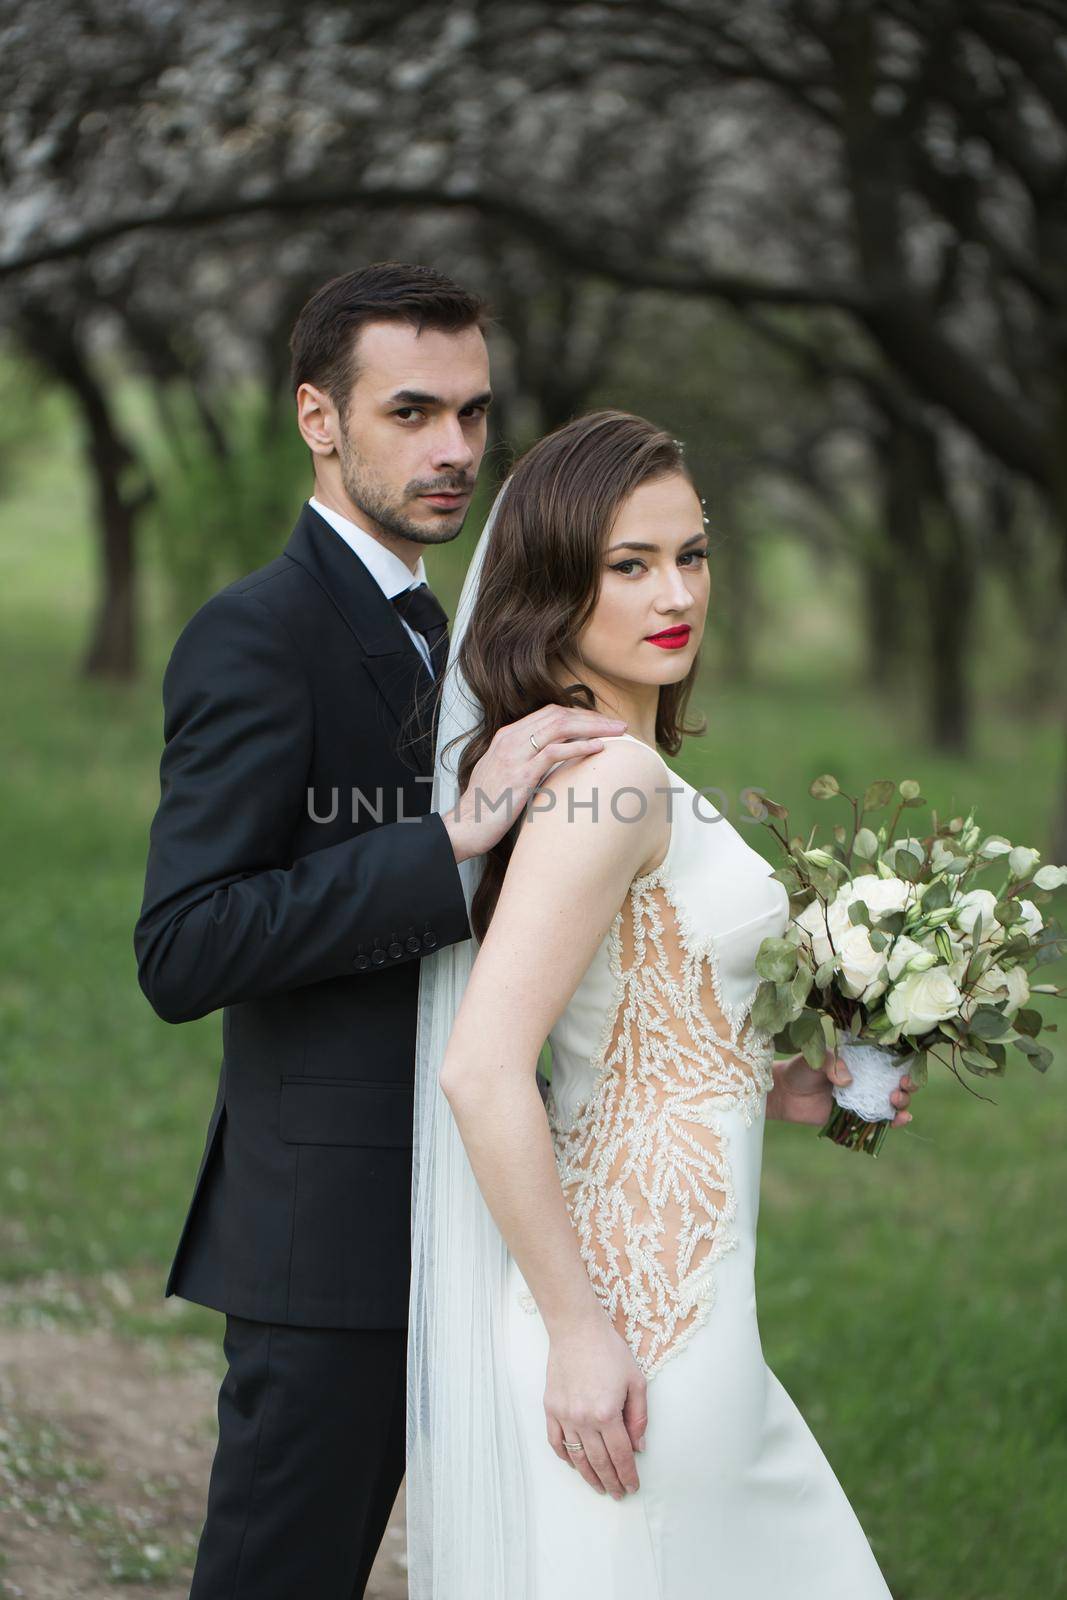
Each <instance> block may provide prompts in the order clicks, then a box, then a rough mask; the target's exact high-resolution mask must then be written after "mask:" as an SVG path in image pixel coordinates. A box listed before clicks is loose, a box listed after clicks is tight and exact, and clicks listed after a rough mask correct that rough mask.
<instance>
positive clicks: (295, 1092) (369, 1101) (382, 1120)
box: [278, 1077, 415, 1150]
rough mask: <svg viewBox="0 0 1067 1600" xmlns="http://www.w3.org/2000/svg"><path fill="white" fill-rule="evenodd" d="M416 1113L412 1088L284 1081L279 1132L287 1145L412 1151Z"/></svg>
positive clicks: (340, 1080) (354, 1081) (339, 1081)
mask: <svg viewBox="0 0 1067 1600" xmlns="http://www.w3.org/2000/svg"><path fill="white" fill-rule="evenodd" d="M414 1110H415V1088H414V1085H413V1084H410V1083H363V1082H361V1081H360V1080H359V1079H358V1078H315V1077H306V1078H303V1077H283V1078H282V1093H281V1110H280V1113H279V1122H278V1131H279V1133H280V1134H281V1137H282V1139H283V1140H284V1141H285V1143H286V1144H347V1145H375V1146H377V1147H379V1148H382V1147H385V1148H387V1149H395V1150H404V1149H407V1150H410V1148H411V1145H412V1135H413V1128H412V1119H413V1117H414Z"/></svg>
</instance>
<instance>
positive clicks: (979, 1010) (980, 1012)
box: [969, 1006, 1010, 1039]
mask: <svg viewBox="0 0 1067 1600" xmlns="http://www.w3.org/2000/svg"><path fill="white" fill-rule="evenodd" d="M1009 1027H1010V1023H1009V1022H1008V1019H1007V1017H1006V1016H1005V1015H1004V1013H1003V1011H997V1010H996V1008H995V1007H994V1006H976V1007H975V1009H974V1011H973V1012H972V1014H971V1019H970V1024H969V1030H970V1032H971V1033H974V1034H977V1035H978V1037H979V1038H980V1039H1000V1038H1003V1036H1004V1034H1005V1032H1006V1031H1007V1029H1008V1028H1009Z"/></svg>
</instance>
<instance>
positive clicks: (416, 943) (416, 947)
mask: <svg viewBox="0 0 1067 1600" xmlns="http://www.w3.org/2000/svg"><path fill="white" fill-rule="evenodd" d="M404 949H405V950H407V951H408V953H409V954H410V955H413V956H417V955H418V953H419V951H420V950H421V949H422V941H421V939H419V938H417V937H416V935H415V934H412V935H411V937H410V938H409V939H405V941H404Z"/></svg>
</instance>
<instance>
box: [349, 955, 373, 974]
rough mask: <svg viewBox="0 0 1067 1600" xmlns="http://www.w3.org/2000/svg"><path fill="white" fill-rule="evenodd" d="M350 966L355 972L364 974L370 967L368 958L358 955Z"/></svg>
mask: <svg viewBox="0 0 1067 1600" xmlns="http://www.w3.org/2000/svg"><path fill="white" fill-rule="evenodd" d="M352 965H353V966H354V967H355V969H356V971H357V972H366V970H367V968H368V967H369V966H370V956H364V955H358V956H357V957H356V959H355V961H354V962H353V963H352Z"/></svg>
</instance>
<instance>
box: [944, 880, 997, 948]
mask: <svg viewBox="0 0 1067 1600" xmlns="http://www.w3.org/2000/svg"><path fill="white" fill-rule="evenodd" d="M996 903H997V897H996V895H995V894H992V893H991V892H990V890H988V889H969V890H968V891H967V893H966V894H961V895H960V897H959V899H958V900H957V901H956V925H957V927H959V928H960V929H961V930H962V931H963V932H964V933H965V934H966V935H967V937H968V938H970V936H971V934H972V933H973V932H974V924H975V921H976V919H977V917H978V913H979V912H981V913H982V939H981V942H982V944H993V943H994V942H996V941H997V940H999V939H1000V938H1002V937H1003V934H1002V931H1001V927H1000V923H999V922H997V921H996V919H995V917H994V916H993V907H994V906H995V905H996Z"/></svg>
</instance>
